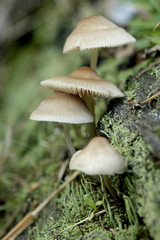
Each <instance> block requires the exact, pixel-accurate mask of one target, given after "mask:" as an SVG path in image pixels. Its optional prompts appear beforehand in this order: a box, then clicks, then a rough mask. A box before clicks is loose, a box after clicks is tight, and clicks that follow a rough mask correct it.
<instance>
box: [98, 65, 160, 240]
mask: <svg viewBox="0 0 160 240" xmlns="http://www.w3.org/2000/svg"><path fill="white" fill-rule="evenodd" d="M158 91H160V65H157V66H156V67H153V68H152V69H150V70H148V71H147V72H145V73H143V74H142V75H141V76H140V77H139V78H135V77H131V78H129V79H128V81H127V86H126V95H130V96H133V97H132V98H131V99H130V100H128V101H127V100H126V99H124V100H119V99H117V100H113V101H111V102H110V104H109V107H108V110H107V113H106V114H105V115H104V116H103V118H102V120H101V124H100V127H101V129H102V132H103V133H104V132H105V134H106V135H107V136H108V137H109V138H110V140H111V143H112V144H113V146H114V147H115V148H117V149H118V150H119V152H120V153H121V154H122V155H124V156H125V158H126V166H127V174H126V177H125V179H124V193H126V194H127V195H128V196H129V197H130V198H131V199H132V201H133V203H134V207H135V209H136V211H137V213H138V215H139V217H140V218H141V219H140V221H139V223H140V222H141V223H142V222H143V223H144V225H145V226H146V227H147V229H148V231H149V233H150V235H151V237H152V238H153V239H155V240H158V239H159V237H160V218H159V216H160V105H159V99H155V100H152V101H151V102H150V103H146V104H144V105H138V103H139V102H141V101H143V100H145V99H147V98H148V97H150V96H152V95H153V94H155V93H157V92H158ZM100 132H101V130H100ZM126 178H127V181H128V179H129V182H127V181H125V180H126ZM128 183H131V185H129V184H128Z"/></svg>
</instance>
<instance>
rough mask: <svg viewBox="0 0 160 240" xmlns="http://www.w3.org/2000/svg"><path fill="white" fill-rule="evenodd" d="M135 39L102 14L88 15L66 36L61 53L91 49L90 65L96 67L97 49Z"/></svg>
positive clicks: (126, 42)
mask: <svg viewBox="0 0 160 240" xmlns="http://www.w3.org/2000/svg"><path fill="white" fill-rule="evenodd" d="M135 41H136V39H135V38H134V37H133V36H131V35H130V34H129V33H127V32H126V31H125V30H124V29H123V28H121V27H118V26H117V25H115V24H114V23H112V22H111V21H109V20H108V19H106V18H105V17H103V16H99V15H97V16H90V17H87V18H84V19H83V20H81V21H80V22H79V23H78V25H77V27H76V28H75V30H74V31H73V32H72V33H71V34H70V35H69V36H68V38H67V39H66V42H65V44H64V48H63V53H68V52H71V51H76V50H86V49H91V50H92V51H91V61H90V66H91V68H93V69H96V67H97V59H98V49H99V48H104V47H117V46H121V45H125V44H128V43H133V42H135Z"/></svg>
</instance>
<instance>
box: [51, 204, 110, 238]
mask: <svg viewBox="0 0 160 240" xmlns="http://www.w3.org/2000/svg"><path fill="white" fill-rule="evenodd" d="M105 211H106V210H104V209H103V210H101V211H100V212H97V213H95V214H93V216H92V218H93V217H95V216H98V215H100V214H102V213H105ZM89 219H90V216H88V217H86V218H85V219H83V220H81V221H79V222H77V223H75V224H73V225H71V226H69V227H67V228H65V229H64V230H62V231H60V232H59V233H56V234H54V235H53V236H52V237H50V238H48V239H47V240H50V239H52V238H53V237H56V236H57V235H59V234H61V233H63V232H65V231H67V230H69V229H70V228H73V227H76V226H78V225H80V224H82V223H84V222H86V221H88V220H89Z"/></svg>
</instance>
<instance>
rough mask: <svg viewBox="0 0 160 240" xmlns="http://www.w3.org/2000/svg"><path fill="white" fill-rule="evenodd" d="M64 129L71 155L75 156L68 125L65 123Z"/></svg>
mask: <svg viewBox="0 0 160 240" xmlns="http://www.w3.org/2000/svg"><path fill="white" fill-rule="evenodd" d="M63 128H64V135H65V139H66V143H67V146H68V149H69V151H70V153H71V155H73V154H74V153H75V152H76V150H75V148H74V146H73V143H72V141H71V137H70V133H69V127H68V124H67V123H64V124H63Z"/></svg>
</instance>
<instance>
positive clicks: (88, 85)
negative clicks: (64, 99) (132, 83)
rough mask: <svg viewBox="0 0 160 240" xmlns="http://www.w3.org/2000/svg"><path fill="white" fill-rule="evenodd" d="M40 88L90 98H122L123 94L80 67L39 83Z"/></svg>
mask: <svg viewBox="0 0 160 240" xmlns="http://www.w3.org/2000/svg"><path fill="white" fill-rule="evenodd" d="M41 84H42V86H44V87H48V88H51V89H53V90H56V91H62V92H66V93H70V94H74V95H80V96H82V95H90V96H92V97H113V98H114V97H123V96H124V94H123V93H122V92H121V91H120V90H119V89H118V88H117V87H116V86H115V85H114V84H113V83H111V82H109V81H107V80H104V79H102V78H101V77H99V76H98V74H97V73H96V72H95V71H94V70H93V69H92V68H89V67H80V68H78V69H77V70H75V71H74V72H72V73H71V74H69V75H66V76H58V77H54V78H51V79H47V80H44V81H42V82H41Z"/></svg>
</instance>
